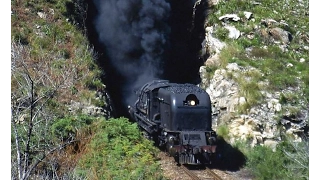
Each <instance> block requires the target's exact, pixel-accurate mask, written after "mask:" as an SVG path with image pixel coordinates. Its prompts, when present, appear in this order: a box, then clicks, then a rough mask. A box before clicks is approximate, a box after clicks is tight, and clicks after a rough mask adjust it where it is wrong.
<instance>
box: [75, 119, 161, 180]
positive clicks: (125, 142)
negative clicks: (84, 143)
mask: <svg viewBox="0 0 320 180" xmlns="http://www.w3.org/2000/svg"><path fill="white" fill-rule="evenodd" d="M95 126H96V130H95V131H96V134H95V136H94V137H93V138H92V140H91V142H90V144H89V145H88V149H87V153H86V154H85V155H84V156H83V157H82V158H81V160H80V161H79V163H78V167H77V172H78V174H79V176H80V177H82V178H85V179H119V180H120V179H163V177H162V175H161V169H160V166H159V164H158V163H157V162H156V154H157V153H158V151H159V150H158V149H157V148H155V146H154V145H153V143H152V142H151V141H149V140H147V139H145V138H144V137H143V136H142V133H141V131H140V130H139V129H138V126H137V124H135V123H130V122H129V121H128V119H126V118H119V119H113V118H112V119H109V120H108V121H99V122H97V123H96V124H95ZM146 167H148V168H146Z"/></svg>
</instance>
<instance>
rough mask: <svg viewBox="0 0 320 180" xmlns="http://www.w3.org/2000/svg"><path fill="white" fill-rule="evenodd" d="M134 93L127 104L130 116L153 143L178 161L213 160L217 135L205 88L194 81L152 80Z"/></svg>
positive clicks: (179, 162) (184, 162)
mask: <svg viewBox="0 0 320 180" xmlns="http://www.w3.org/2000/svg"><path fill="white" fill-rule="evenodd" d="M136 93H137V96H138V97H137V98H138V99H137V101H136V102H135V104H134V105H133V106H129V107H128V108H129V114H130V118H132V119H133V120H134V121H136V122H137V124H138V126H139V127H140V128H141V129H142V130H143V131H144V132H145V134H146V135H147V137H149V138H150V139H152V140H153V141H154V142H155V144H156V145H158V146H159V147H162V148H163V149H165V150H166V152H168V153H169V155H170V156H173V157H174V159H175V161H176V162H177V163H178V164H193V165H200V164H212V163H213V162H214V159H215V156H216V147H217V145H216V139H217V135H216V132H215V131H213V130H212V127H211V124H212V118H211V102H210V97H209V95H208V94H207V93H206V91H205V90H203V89H201V88H200V87H198V86H196V85H194V84H177V83H170V82H169V81H168V80H153V81H151V82H148V83H146V84H145V85H144V86H142V88H141V89H140V90H138V91H137V92H136Z"/></svg>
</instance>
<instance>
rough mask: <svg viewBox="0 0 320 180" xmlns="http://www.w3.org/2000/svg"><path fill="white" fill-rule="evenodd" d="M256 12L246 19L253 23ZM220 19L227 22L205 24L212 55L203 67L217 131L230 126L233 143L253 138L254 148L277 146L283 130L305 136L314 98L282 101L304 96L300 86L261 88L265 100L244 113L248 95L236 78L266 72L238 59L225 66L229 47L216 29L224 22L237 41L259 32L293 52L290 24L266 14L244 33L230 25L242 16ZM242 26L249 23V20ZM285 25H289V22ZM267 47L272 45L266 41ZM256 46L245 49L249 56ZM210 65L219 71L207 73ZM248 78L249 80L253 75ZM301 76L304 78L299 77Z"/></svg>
mask: <svg viewBox="0 0 320 180" xmlns="http://www.w3.org/2000/svg"><path fill="white" fill-rule="evenodd" d="M218 3H219V1H214V2H213V1H212V2H211V3H210V4H211V5H216V4H218ZM252 15H253V14H252V13H251V12H246V16H245V17H242V18H246V20H248V21H250V20H251V21H254V19H253V18H252ZM219 20H220V21H221V22H222V23H220V24H215V25H213V26H207V27H206V37H205V40H204V42H203V43H202V46H203V50H202V53H206V54H209V58H207V59H206V62H205V65H204V66H202V67H201V68H200V75H201V79H202V83H201V86H202V87H204V88H206V91H207V92H208V93H209V95H210V97H211V101H212V106H213V107H212V109H213V117H214V122H213V128H214V129H215V130H217V128H219V125H222V124H223V125H226V126H227V127H228V129H229V137H230V142H231V143H232V142H234V141H235V140H240V139H242V140H244V139H246V140H249V141H250V142H251V144H252V146H255V145H257V144H262V145H269V146H271V147H275V145H276V144H277V143H278V142H279V141H281V134H282V133H285V134H289V135H291V136H292V137H294V138H295V139H296V140H297V141H301V138H303V137H305V135H307V136H308V122H309V102H308V101H306V100H303V99H301V100H300V101H298V102H296V103H295V104H294V105H292V104H286V103H284V102H283V99H282V98H283V97H282V95H283V94H300V95H301V96H304V94H303V92H302V88H301V87H300V86H299V85H298V86H294V87H288V88H286V89H282V90H278V91H274V90H268V88H261V89H260V90H259V91H260V94H261V97H262V100H260V101H259V103H258V104H255V105H253V106H251V107H248V108H247V109H246V110H245V111H243V110H242V111H240V110H239V107H240V106H242V105H244V104H245V103H246V102H247V97H246V96H244V95H241V93H240V91H241V87H240V86H239V83H238V82H237V81H235V79H236V78H232V77H240V76H241V74H242V75H243V74H245V73H251V74H252V73H257V74H259V75H261V76H262V77H263V76H264V74H263V72H262V71H261V70H259V69H257V68H254V67H250V66H245V67H243V66H240V65H239V64H237V63H228V64H227V65H226V66H225V67H224V66H221V60H220V51H221V50H222V49H223V48H225V47H226V46H228V45H227V44H226V43H225V42H224V41H222V40H219V39H218V37H217V36H216V33H215V32H217V31H215V29H217V28H218V27H219V26H220V27H223V28H225V29H227V30H228V31H227V32H228V33H229V34H228V38H231V39H234V40H235V41H236V40H237V39H238V38H239V37H241V36H242V37H244V38H247V39H248V40H250V39H253V37H254V36H259V37H260V38H263V39H267V40H268V42H269V44H270V45H271V44H272V45H275V44H276V45H278V46H279V48H280V49H281V50H282V51H283V52H288V51H290V50H289V48H288V47H289V46H290V42H291V40H292V34H291V33H290V32H289V31H286V30H285V29H284V28H282V27H283V26H282V25H283V24H285V23H283V22H282V21H280V22H278V21H276V20H273V19H268V18H266V19H264V20H261V22H257V23H256V24H257V26H256V27H255V29H254V30H253V31H252V32H251V33H243V32H240V31H239V30H237V29H236V28H235V27H233V26H231V25H230V24H231V23H228V22H230V21H232V22H235V21H239V20H240V17H238V16H237V14H226V15H224V16H221V17H220V18H219ZM239 22H240V21H239ZM281 24H282V25H281ZM243 26H246V24H245V23H244V24H243ZM285 26H290V25H288V24H285ZM297 35H299V34H297ZM265 48H268V46H267V45H266V46H265ZM302 48H304V49H308V46H303V47H302ZM251 50H252V49H251V48H250V47H249V48H247V49H246V53H248V54H249V53H250V51H251ZM293 53H297V52H293ZM300 63H305V59H303V58H301V59H300ZM210 66H211V67H213V66H214V67H216V70H215V71H214V73H213V74H211V75H208V74H209V72H208V71H207V70H208V68H207V67H210ZM286 68H293V65H292V64H290V63H288V64H287V65H286ZM285 70H286V69H284V71H285ZM242 77H243V76H242ZM247 78H248V79H246V80H247V81H250V77H247ZM297 78H298V79H299V77H297ZM268 83H269V82H268V81H266V80H261V81H259V82H258V84H259V87H267V86H268ZM298 84H299V83H298ZM242 94H243V93H242Z"/></svg>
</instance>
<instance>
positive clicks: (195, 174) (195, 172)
mask: <svg viewBox="0 0 320 180" xmlns="http://www.w3.org/2000/svg"><path fill="white" fill-rule="evenodd" d="M180 168H181V169H182V170H183V171H184V172H185V173H186V174H187V175H188V176H189V177H190V178H191V179H193V180H209V179H210V180H222V178H221V177H220V176H218V175H217V174H216V173H214V172H213V171H211V170H210V169H209V168H208V167H203V168H199V169H190V167H187V166H185V165H181V166H180ZM200 175H201V176H202V177H199V176H200Z"/></svg>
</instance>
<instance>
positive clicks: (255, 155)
mask: <svg viewBox="0 0 320 180" xmlns="http://www.w3.org/2000/svg"><path fill="white" fill-rule="evenodd" d="M308 144H309V143H308V142H307V141H303V142H300V143H297V142H293V141H292V140H289V139H287V140H284V141H282V142H281V143H279V144H278V146H277V148H276V151H273V150H272V149H271V148H269V147H266V146H255V147H254V148H252V149H249V151H248V149H247V150H246V156H247V167H248V168H250V170H251V172H252V173H253V174H254V175H255V176H256V179H257V180H260V179H261V180H267V179H288V180H289V179H294V180H306V179H309V178H308V176H309V150H308V148H309V146H308Z"/></svg>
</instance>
